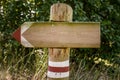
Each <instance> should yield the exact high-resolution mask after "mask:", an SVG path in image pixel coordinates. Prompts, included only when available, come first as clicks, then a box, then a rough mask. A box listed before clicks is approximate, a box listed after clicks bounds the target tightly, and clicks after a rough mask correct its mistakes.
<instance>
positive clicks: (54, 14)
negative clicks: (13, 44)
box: [48, 3, 73, 80]
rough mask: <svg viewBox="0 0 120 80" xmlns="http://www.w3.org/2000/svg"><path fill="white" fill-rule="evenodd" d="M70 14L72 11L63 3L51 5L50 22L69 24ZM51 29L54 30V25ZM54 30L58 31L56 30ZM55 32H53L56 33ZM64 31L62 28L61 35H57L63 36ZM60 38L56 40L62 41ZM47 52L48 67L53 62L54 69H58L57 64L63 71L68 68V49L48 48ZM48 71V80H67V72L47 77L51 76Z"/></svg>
mask: <svg viewBox="0 0 120 80" xmlns="http://www.w3.org/2000/svg"><path fill="white" fill-rule="evenodd" d="M72 14H73V10H72V8H71V7H70V6H69V5H67V4H63V3H57V4H53V5H52V6H51V10H50V20H51V21H62V22H63V21H65V22H66V21H67V22H70V21H72ZM55 27H56V26H55ZM51 28H54V25H53V26H52V27H51ZM56 30H58V29H56ZM56 30H55V31H53V32H56ZM60 30H62V26H60ZM64 30H66V29H64V28H63V30H62V33H61V32H60V33H59V34H63V33H64V32H63V31H64ZM58 32H59V31H57V33H58ZM54 35H56V34H54ZM62 36H64V35H62ZM62 36H61V37H59V36H58V37H59V38H58V39H62ZM56 38H57V37H56ZM54 39H55V38H54ZM58 41H59V40H58ZM53 44H54V43H53ZM63 45H64V44H63ZM48 50H49V61H48V66H50V65H51V64H50V62H53V63H57V64H56V65H54V67H58V63H59V64H60V65H59V67H61V68H63V70H64V67H67V68H69V53H70V48H49V49H48ZM58 70H59V69H58ZM49 71H50V69H49V67H48V80H69V70H68V71H64V72H57V71H56V72H57V74H56V72H54V73H53V74H52V75H53V77H50V76H49V75H51V74H49ZM61 73H62V74H61ZM54 75H55V76H54Z"/></svg>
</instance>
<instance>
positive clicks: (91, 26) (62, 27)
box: [13, 3, 100, 80]
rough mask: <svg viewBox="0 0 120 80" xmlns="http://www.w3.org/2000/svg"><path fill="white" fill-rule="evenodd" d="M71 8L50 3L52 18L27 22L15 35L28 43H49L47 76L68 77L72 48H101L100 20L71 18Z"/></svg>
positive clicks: (50, 78) (62, 79)
mask: <svg viewBox="0 0 120 80" xmlns="http://www.w3.org/2000/svg"><path fill="white" fill-rule="evenodd" d="M72 13H73V10H72V8H71V7H70V6H69V5H67V4H64V3H57V4H53V5H52V6H51V11H50V21H51V22H25V23H24V24H22V25H21V27H20V28H18V29H17V30H16V31H15V32H14V33H13V37H14V38H15V39H16V40H17V41H19V42H20V43H21V44H22V45H23V46H25V47H48V48H49V49H48V50H49V60H48V73H47V76H48V80H69V52H70V48H99V47H100V23H98V22H72Z"/></svg>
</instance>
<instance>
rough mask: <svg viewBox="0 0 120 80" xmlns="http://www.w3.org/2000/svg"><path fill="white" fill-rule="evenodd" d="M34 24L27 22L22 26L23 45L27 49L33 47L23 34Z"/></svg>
mask: <svg viewBox="0 0 120 80" xmlns="http://www.w3.org/2000/svg"><path fill="white" fill-rule="evenodd" d="M32 24H33V22H25V23H24V24H22V25H21V44H22V45H23V46H27V47H33V45H32V44H30V43H29V42H28V41H27V40H26V39H25V38H24V37H23V36H22V34H23V33H24V32H25V31H26V30H28V29H29V28H30V26H31V25H32Z"/></svg>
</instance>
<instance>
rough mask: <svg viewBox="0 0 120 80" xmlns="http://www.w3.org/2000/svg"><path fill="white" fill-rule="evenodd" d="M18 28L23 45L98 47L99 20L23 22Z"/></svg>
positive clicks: (16, 32)
mask: <svg viewBox="0 0 120 80" xmlns="http://www.w3.org/2000/svg"><path fill="white" fill-rule="evenodd" d="M18 30H19V31H18ZM18 30H16V31H15V32H14V34H13V35H14V37H16V36H17V37H18V36H19V39H20V42H21V44H22V45H23V46H25V47H57V48H64V47H70V48H99V47H100V23H99V22H25V23H24V24H22V25H21V27H20V28H19V29H18ZM18 33H20V35H16V34H18ZM15 35H16V36H15Z"/></svg>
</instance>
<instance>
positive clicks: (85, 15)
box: [0, 0, 120, 79]
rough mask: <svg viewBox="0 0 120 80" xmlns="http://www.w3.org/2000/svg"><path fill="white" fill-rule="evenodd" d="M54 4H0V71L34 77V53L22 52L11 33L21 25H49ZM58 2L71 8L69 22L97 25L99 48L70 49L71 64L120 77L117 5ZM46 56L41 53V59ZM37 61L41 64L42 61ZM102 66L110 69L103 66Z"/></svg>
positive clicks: (14, 0)
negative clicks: (100, 70) (99, 35)
mask: <svg viewBox="0 0 120 80" xmlns="http://www.w3.org/2000/svg"><path fill="white" fill-rule="evenodd" d="M57 2H58V0H0V69H8V68H10V71H11V72H12V71H17V70H18V71H19V70H23V71H25V70H28V72H31V71H33V73H35V72H37V73H38V70H39V68H38V64H40V62H39V59H38V58H39V57H37V54H35V53H34V52H35V50H37V49H36V48H35V49H28V48H24V47H23V46H21V45H20V44H19V43H18V42H17V41H15V40H14V39H13V38H12V33H13V31H15V30H16V29H17V28H18V27H19V26H20V25H21V24H22V23H24V22H25V21H49V15H50V14H49V13H50V6H51V5H52V4H54V3H57ZM59 2H62V3H67V4H69V5H70V6H71V7H72V8H73V10H74V12H73V21H79V22H80V21H84V22H88V21H94V22H100V23H101V47H100V48H99V49H71V56H70V59H71V63H75V64H79V62H80V61H81V60H83V61H84V63H85V64H87V65H86V67H87V69H88V70H89V69H91V67H92V66H93V65H96V66H95V67H96V68H98V69H99V68H101V67H109V70H107V71H108V74H110V75H112V72H114V73H116V74H120V69H119V68H118V67H120V50H119V48H120V32H119V30H120V6H119V5H120V1H119V0H59ZM43 50H44V49H43ZM45 51H46V49H45ZM46 55H47V54H46V53H45V55H44V56H46ZM45 58H46V57H45ZM46 59H47V58H46ZM100 59H101V60H100ZM41 60H43V62H44V61H45V59H44V58H43V59H41ZM97 60H100V61H99V63H95V61H97ZM106 61H107V62H106ZM106 63H109V64H112V66H107V65H105V64H106ZM39 66H40V65H39ZM78 67H79V66H78ZM78 67H76V69H78ZM14 68H15V69H16V70H14ZM45 70H46V68H45ZM112 76H114V75H112ZM114 79H115V78H114Z"/></svg>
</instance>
